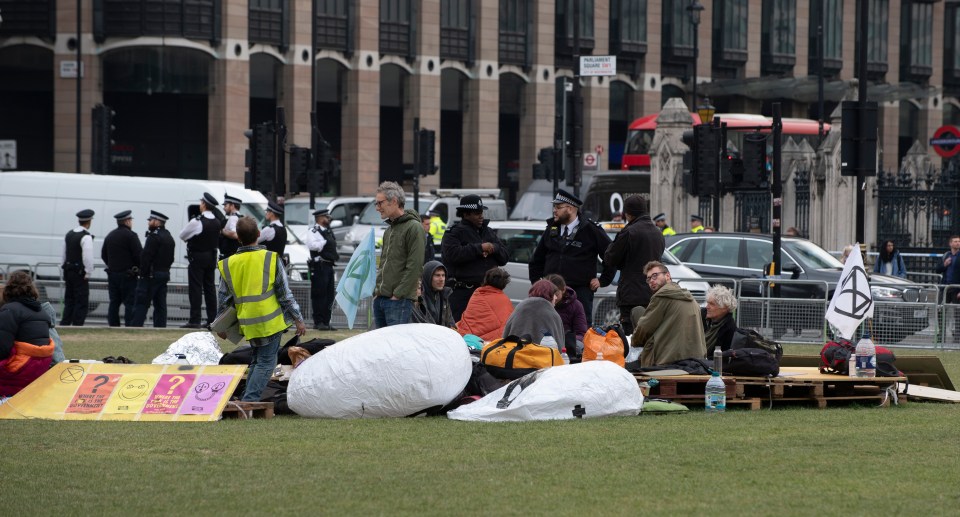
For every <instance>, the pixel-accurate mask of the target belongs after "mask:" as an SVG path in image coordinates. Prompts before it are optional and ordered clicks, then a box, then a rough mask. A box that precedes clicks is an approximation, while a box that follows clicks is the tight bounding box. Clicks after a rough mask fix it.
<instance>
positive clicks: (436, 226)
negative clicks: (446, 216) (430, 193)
mask: <svg viewBox="0 0 960 517" xmlns="http://www.w3.org/2000/svg"><path fill="white" fill-rule="evenodd" d="M446 231H447V223H445V222H443V219H440V218H439V217H437V216H433V217H431V218H430V236H431V237H433V243H434V244H440V241H442V240H443V234H444V232H446Z"/></svg>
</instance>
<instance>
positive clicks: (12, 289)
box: [0, 271, 55, 401]
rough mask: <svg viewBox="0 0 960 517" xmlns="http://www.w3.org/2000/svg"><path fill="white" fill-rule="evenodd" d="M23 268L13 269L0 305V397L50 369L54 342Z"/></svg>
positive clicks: (18, 389) (44, 313)
mask: <svg viewBox="0 0 960 517" xmlns="http://www.w3.org/2000/svg"><path fill="white" fill-rule="evenodd" d="M39 298H40V293H39V292H37V287H36V286H35V285H34V284H33V278H32V277H31V276H30V273H28V272H26V271H14V272H13V273H11V274H10V276H9V278H8V279H7V285H5V286H4V287H3V306H2V307H0V401H3V400H5V399H6V398H8V397H12V396H14V395H16V394H17V393H19V392H20V390H22V389H23V388H25V387H27V385H28V384H30V383H31V382H33V381H34V380H36V379H37V378H38V377H40V376H41V375H43V373H44V372H46V371H47V370H49V369H50V364H51V363H52V362H53V352H54V348H55V345H54V342H53V339H52V338H51V337H50V316H48V315H47V313H46V312H45V311H44V310H43V307H42V306H41V304H40V300H39Z"/></svg>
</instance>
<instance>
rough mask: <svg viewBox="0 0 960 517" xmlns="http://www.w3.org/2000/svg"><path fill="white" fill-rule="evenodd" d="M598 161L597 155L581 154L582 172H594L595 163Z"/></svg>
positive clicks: (595, 168)
mask: <svg viewBox="0 0 960 517" xmlns="http://www.w3.org/2000/svg"><path fill="white" fill-rule="evenodd" d="M599 161H600V160H598V159H597V153H583V170H585V171H595V170H597V163H598V162H599Z"/></svg>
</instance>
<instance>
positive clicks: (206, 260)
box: [180, 192, 222, 329]
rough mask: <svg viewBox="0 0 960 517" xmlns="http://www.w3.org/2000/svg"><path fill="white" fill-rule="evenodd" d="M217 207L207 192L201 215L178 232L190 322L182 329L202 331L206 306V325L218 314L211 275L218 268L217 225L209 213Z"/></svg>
mask: <svg viewBox="0 0 960 517" xmlns="http://www.w3.org/2000/svg"><path fill="white" fill-rule="evenodd" d="M218 204H219V203H218V202H217V199H216V198H215V197H213V195H211V194H210V193H209V192H204V193H203V196H202V197H201V198H200V214H199V215H198V216H196V217H194V218H193V219H190V221H189V222H188V223H187V224H186V226H184V227H183V229H182V230H180V240H182V241H184V242H186V243H187V261H188V262H189V265H187V285H188V288H189V299H190V319H189V320H188V321H187V323H186V324H185V325H181V328H193V329H198V328H203V323H202V322H201V320H200V309H201V307H202V306H203V305H204V304H205V305H206V313H207V322H206V324H207V325H210V324H211V323H213V318H214V316H216V314H217V291H216V286H215V285H214V283H213V272H214V270H215V269H216V268H217V255H218V253H219V249H218V244H219V241H220V230H221V229H222V228H221V226H220V223H219V222H218V221H217V219H216V217H215V216H214V215H213V212H212V211H211V209H212V208H214V207H216V206H217V205H218Z"/></svg>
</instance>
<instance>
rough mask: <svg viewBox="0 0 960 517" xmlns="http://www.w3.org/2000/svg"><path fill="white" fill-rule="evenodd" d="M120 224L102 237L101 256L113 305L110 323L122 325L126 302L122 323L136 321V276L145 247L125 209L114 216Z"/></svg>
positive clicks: (109, 307)
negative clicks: (105, 267) (134, 318)
mask: <svg viewBox="0 0 960 517" xmlns="http://www.w3.org/2000/svg"><path fill="white" fill-rule="evenodd" d="M113 217H114V218H115V219H116V220H117V227H116V228H114V230H113V231H112V232H110V233H108V234H107V236H106V238H104V239H103V249H102V250H101V251H100V258H101V259H103V263H104V264H106V265H107V289H108V292H109V293H110V305H109V306H108V308H107V324H108V325H110V326H111V327H119V326H120V304H121V303H123V324H124V325H125V326H127V327H129V326H130V325H131V324H132V323H133V303H134V301H135V300H136V294H137V276H139V272H140V254H141V253H143V246H141V245H140V238H139V237H137V234H136V233H134V231H133V216H132V215H131V213H130V210H124V211H123V212H120V213H119V214H116V215H114V216H113Z"/></svg>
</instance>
